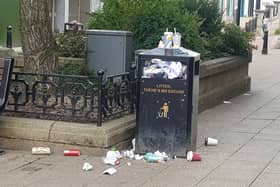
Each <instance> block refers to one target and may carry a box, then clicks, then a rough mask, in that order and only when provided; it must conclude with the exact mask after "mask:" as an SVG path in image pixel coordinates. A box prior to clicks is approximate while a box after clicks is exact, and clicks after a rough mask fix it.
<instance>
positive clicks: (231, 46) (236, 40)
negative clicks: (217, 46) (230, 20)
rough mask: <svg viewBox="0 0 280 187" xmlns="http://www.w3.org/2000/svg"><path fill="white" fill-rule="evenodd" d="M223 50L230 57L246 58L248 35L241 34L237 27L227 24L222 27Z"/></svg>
mask: <svg viewBox="0 0 280 187" xmlns="http://www.w3.org/2000/svg"><path fill="white" fill-rule="evenodd" d="M222 39H223V42H224V43H223V48H224V49H225V52H226V53H229V54H232V55H243V56H246V55H248V53H249V40H250V39H251V35H250V33H247V32H242V31H241V30H240V28H239V27H237V26H236V25H234V24H228V25H226V26H225V27H224V33H222Z"/></svg>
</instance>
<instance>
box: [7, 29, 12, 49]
mask: <svg viewBox="0 0 280 187" xmlns="http://www.w3.org/2000/svg"><path fill="white" fill-rule="evenodd" d="M6 47H7V48H12V26H11V25H9V26H8V27H7V46H6Z"/></svg>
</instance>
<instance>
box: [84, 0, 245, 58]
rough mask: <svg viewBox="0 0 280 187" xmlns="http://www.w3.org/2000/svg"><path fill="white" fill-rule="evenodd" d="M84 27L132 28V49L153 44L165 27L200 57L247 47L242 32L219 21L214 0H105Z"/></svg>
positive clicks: (233, 52) (239, 51)
mask: <svg viewBox="0 0 280 187" xmlns="http://www.w3.org/2000/svg"><path fill="white" fill-rule="evenodd" d="M88 27H89V28H96V29H110V30H129V31H132V32H133V33H134V49H150V48H154V47H156V46H157V45H158V42H159V40H160V39H161V38H160V37H161V36H162V35H163V32H164V31H165V30H166V28H169V29H173V28H176V29H177V31H178V32H180V33H181V34H182V46H184V47H186V48H190V49H192V50H194V51H198V52H199V53H200V54H201V56H202V58H216V57H220V56H225V55H227V54H230V55H246V54H248V48H249V46H248V39H249V38H248V36H247V34H246V33H243V32H241V31H240V29H239V28H238V27H235V26H233V25H227V26H224V25H223V23H222V21H221V14H220V11H219V9H218V4H217V1H216V0H157V1H154V0H105V4H104V7H103V10H102V11H100V12H97V13H93V14H92V15H91V18H90V20H89V24H88ZM222 29H223V30H224V32H222Z"/></svg>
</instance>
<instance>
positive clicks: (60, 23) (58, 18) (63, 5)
mask: <svg viewBox="0 0 280 187" xmlns="http://www.w3.org/2000/svg"><path fill="white" fill-rule="evenodd" d="M53 11H54V14H53V15H54V29H55V30H57V31H59V32H63V31H64V23H66V22H68V21H69V0H55V2H54V10H53Z"/></svg>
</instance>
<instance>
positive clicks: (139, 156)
mask: <svg viewBox="0 0 280 187" xmlns="http://www.w3.org/2000/svg"><path fill="white" fill-rule="evenodd" d="M143 158H144V156H142V155H139V154H136V155H135V156H134V159H135V160H143Z"/></svg>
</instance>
